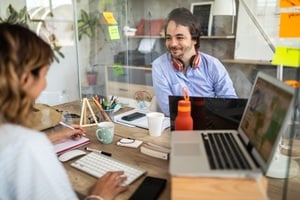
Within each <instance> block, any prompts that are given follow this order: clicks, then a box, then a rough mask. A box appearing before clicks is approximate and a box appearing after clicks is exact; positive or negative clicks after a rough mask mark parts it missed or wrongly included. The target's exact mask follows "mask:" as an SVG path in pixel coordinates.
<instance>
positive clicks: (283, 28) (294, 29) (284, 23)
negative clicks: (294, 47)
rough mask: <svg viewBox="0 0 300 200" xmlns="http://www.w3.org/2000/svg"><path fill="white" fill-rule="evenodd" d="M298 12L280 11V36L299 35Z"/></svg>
mask: <svg viewBox="0 0 300 200" xmlns="http://www.w3.org/2000/svg"><path fill="white" fill-rule="evenodd" d="M299 27H300V12H290V13H280V26H279V36H280V37H300V28H299Z"/></svg>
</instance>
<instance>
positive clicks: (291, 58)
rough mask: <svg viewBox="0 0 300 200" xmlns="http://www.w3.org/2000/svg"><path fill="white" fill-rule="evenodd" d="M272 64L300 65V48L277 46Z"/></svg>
mask: <svg viewBox="0 0 300 200" xmlns="http://www.w3.org/2000/svg"><path fill="white" fill-rule="evenodd" d="M272 64H273V65H284V66H290V67H300V49H296V48H290V47H285V46H278V47H276V50H275V54H274V58H273V60H272Z"/></svg>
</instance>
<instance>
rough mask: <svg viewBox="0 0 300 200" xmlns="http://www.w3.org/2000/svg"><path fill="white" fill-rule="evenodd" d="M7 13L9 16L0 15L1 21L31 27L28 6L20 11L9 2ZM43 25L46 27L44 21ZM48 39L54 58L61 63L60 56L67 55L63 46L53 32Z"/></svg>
mask: <svg viewBox="0 0 300 200" xmlns="http://www.w3.org/2000/svg"><path fill="white" fill-rule="evenodd" d="M6 15H7V16H8V17H7V18H2V17H0V23H3V22H7V23H10V24H19V25H21V26H24V27H26V28H29V24H28V22H30V17H29V14H28V13H27V9H26V6H24V7H23V8H22V9H21V10H20V11H19V12H18V11H16V9H15V8H14V7H13V6H12V5H11V4H9V5H8V7H7V9H6ZM42 23H43V22H42ZM43 26H44V27H45V28H46V26H45V25H44V23H43ZM48 40H49V41H50V45H51V46H52V48H53V51H54V59H55V60H56V62H58V63H59V57H58V56H60V57H61V58H64V57H65V56H64V54H63V53H62V52H61V48H62V46H61V45H59V42H58V40H57V38H56V36H55V35H54V34H51V35H50V36H49V38H48Z"/></svg>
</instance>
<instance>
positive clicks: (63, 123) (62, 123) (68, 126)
mask: <svg viewBox="0 0 300 200" xmlns="http://www.w3.org/2000/svg"><path fill="white" fill-rule="evenodd" d="M59 124H60V125H62V126H64V127H67V128H69V129H72V130H75V128H74V127H72V126H70V125H69V124H66V123H65V122H59ZM81 135H83V136H86V134H85V133H81Z"/></svg>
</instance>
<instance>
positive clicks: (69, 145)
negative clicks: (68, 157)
mask: <svg viewBox="0 0 300 200" xmlns="http://www.w3.org/2000/svg"><path fill="white" fill-rule="evenodd" d="M89 143H90V139H89V138H87V137H82V138H80V139H79V140H72V139H69V140H67V141H65V142H62V143H58V144H55V145H54V151H55V152H56V154H57V155H60V154H63V153H64V152H66V151H69V150H72V149H77V148H79V147H82V146H84V145H86V144H89Z"/></svg>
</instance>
